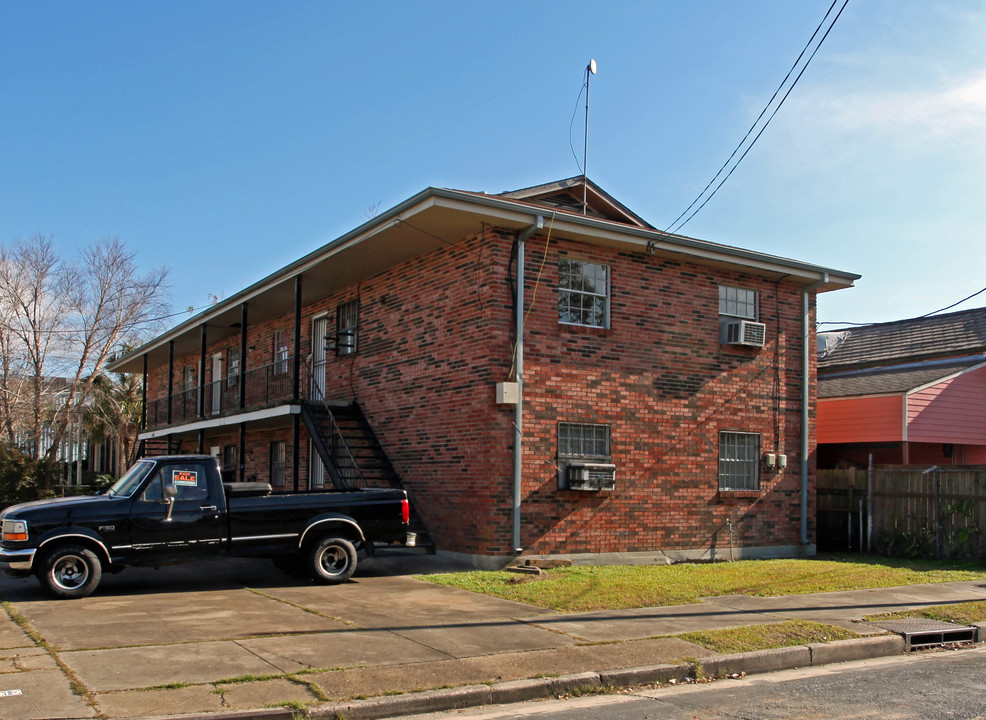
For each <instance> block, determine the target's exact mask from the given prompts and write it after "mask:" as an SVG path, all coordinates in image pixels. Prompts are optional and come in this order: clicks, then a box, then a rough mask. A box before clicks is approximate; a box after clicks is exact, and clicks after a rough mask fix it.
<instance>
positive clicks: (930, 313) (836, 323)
mask: <svg viewBox="0 0 986 720" xmlns="http://www.w3.org/2000/svg"><path fill="white" fill-rule="evenodd" d="M984 292H986V288H983V289H982V290H977V291H976V292H974V293H972V295H969V296H967V297H964V298H962V299H961V300H959V301H958V302H954V303H952V304H951V305H947V306H945V307H943V308H940V309H939V310H932V311H931V312H929V313H925V314H924V315H918V316H917V317H916V318H912V319H914V320H920V319H921V318H926V317H931V316H932V315H937V314H938V313H940V312H945V311H946V310H951V309H952V308H953V307H956V306H958V305H961V304H962V303H964V302H965V301H966V300H972V298H974V297H976V296H977V295H982V294H983V293H984ZM889 322H893V321H889ZM817 324H818V325H853V326H856V327H859V326H862V325H877V324H879V323H861V322H849V321H848V320H847V321H845V322H840V321H838V320H827V321H825V322H820V323H817Z"/></svg>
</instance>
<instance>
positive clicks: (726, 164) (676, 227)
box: [664, 0, 849, 232]
mask: <svg viewBox="0 0 986 720" xmlns="http://www.w3.org/2000/svg"><path fill="white" fill-rule="evenodd" d="M838 2H839V0H832V4H831V5H830V6H829V9H828V10H827V11H826V12H825V16H824V17H823V18H822V20H821V22H819V23H818V27H816V28H815V32H813V33H812V34H811V37H810V38H809V39H808V42H807V43H805V46H804V48H803V49H802V50H801V53H800V54H799V55H798V57H797V59H795V61H794V64H793V65H792V66H791V69H790V70H788V72H787V74H786V75H785V76H784V79H783V80H781V83H780V85H778V86H777V89H776V90H775V91H774V94H773V95H771V96H770V100H768V101H767V104H766V105H765V106H764V108H763V110H761V111H760V115H758V116H757V119H756V120H755V121H754V122H753V125H751V126H750V129H749V130H747V131H746V135H744V136H743V139H742V140H740V142H739V144H738V145H737V146H736V148H735V149H734V150H733V152H732V153H731V154H730V156H729V157H728V158H727V159H726V162H724V163H723V164H722V167H720V168H719V171H718V172H717V173H716V174H715V175H714V176H713V178H712V179H711V180H709V182H708V184H707V185H706V186H705V187H704V188H702V192H700V193H699V194H698V196H697V197H696V198H695V199H694V200H692V202H691V204H690V205H689V206H688V207H687V208H685V210H684V212H682V213H681V215H679V216H678V217H676V218H675V219H674V221H673V222H672V223H671V224H670V225H668V227H667V228H665V230H664V232H678V231H679V230H681V228H682V227H684V226H685V225H686V224H687V223H688V222H689V221H690V220H691V219H692V218H693V217H695V216H696V215H697V214H698V213H699V211H700V210H701V209H702V208H704V207H705V205H706V204H707V203H708V202H709V200H711V199H712V198H713V197H714V196H715V194H716V193H717V192H719V188H721V187H722V186H723V184H724V183H725V182H726V181H727V180H728V179H729V178H730V176H731V175H732V174H733V172H735V170H736V168H737V167H739V164H740V163H741V162H743V158H745V157H746V155H747V153H749V152H750V150H751V149H752V148H753V146H754V145H755V144H756V142H757V140H759V139H760V136H761V135H763V132H764V130H766V129H767V126H768V125H770V121H771V120H773V119H774V116H775V115H776V114H777V111H778V110H780V109H781V106H782V105H784V101H785V100H787V98H788V96H789V95H790V94H791V91H792V90H794V87H795V85H797V84H798V81H799V80H800V79H801V76H802V75H804V72H805V70H807V69H808V65H809V64H811V61H812V59H813V58H814V57H815V53H817V52H818V50H819V48H821V47H822V43H824V42H825V39H826V38H827V37H828V35H829V33H830V32H831V31H832V28H833V27H835V23H836V22H837V21H838V19H839V17H840V16H841V15H842V11H843V10H845V9H846V5H848V4H849V0H843V3H842V7H841V8H839V11H838V13H836V15H835V17H834V18H832V22H831V23H829V26H828V28H827V29H826V30H825V33H824V34H823V35H822V37H821V39H820V40H819V41H818V44H817V45H816V46H815V49H814V50H813V51H812V52H811V55H809V56H808V59H807V60H806V61H805V63H804V65H803V66H802V68H801V70H800V71H799V72H798V74H797V76H796V77H795V78H794V81H793V82H792V83H791V85H790V87H788V89H787V91H786V92H785V93H784V95H783V97H781V100H780V102H779V103H778V104H777V107H775V108H774V110H773V112H772V113H771V114H770V116H769V117H768V118H767V120H766V122H764V123H763V126H762V127H761V128H760V130H759V132H757V134H756V136H755V137H754V138H753V140H752V141H750V143H749V145H747V147H746V149H745V150H744V151H743V153H742V155H740V156H739V159H738V160H736V162H735V163H733V165H732V168H730V170H729V172H728V173H726V175H725V177H723V178H722V180H720V181H719V184H718V185H716V186H715V188H714V189H713V190H712V192H711V193H709V195H708V197H705V194H706V192H708V190H709V188H710V187H712V185H713V183H715V181H716V179H718V178H719V176H720V175H722V174H723V172H724V171H725V170H726V168H727V167H729V165H730V163H732V161H733V158H735V157H736V154H737V153H738V152H739V151H740V149H741V148H742V147H743V146H744V145H745V144H746V142H747V140H748V139H749V138H750V135H751V134H752V133H753V131H754V130H756V128H757V126H758V125H759V124H760V121H761V120H762V119H763V117H764V115H765V114H766V113H767V111H768V110H769V109H770V106H771V105H772V104H773V102H774V100H775V99H776V98H777V95H778V94H779V93H780V92H781V90H782V89H783V88H784V86H785V84H786V83H787V81H788V79H789V78H790V77H791V74H792V73H793V72H794V71H795V69H796V68H797V67H798V65H799V63H800V62H801V59H802V58H803V57H804V55H805V53H806V52H807V51H808V48H810V47H811V45H812V43H813V42H814V41H815V38H816V37H817V36H818V33H819V32H820V31H821V29H822V27H823V26H824V25H825V21H826V20H827V19H828V17H829V15H831V14H832V10H833V8H835V6H836V4H837V3H838ZM703 197H705V200H702V198H703ZM700 200H702V203H701V204H700V205H699V206H698V207H697V208H695V211H694V212H692V214H691V215H688V217H687V218H685V219H684V220H682V218H683V217H684V216H685V215H686V214H687V213H688V211H689V210H691V209H692V208H693V207H695V205H696V203H698V202H699V201H700ZM679 221H680V222H679Z"/></svg>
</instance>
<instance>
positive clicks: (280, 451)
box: [270, 440, 287, 487]
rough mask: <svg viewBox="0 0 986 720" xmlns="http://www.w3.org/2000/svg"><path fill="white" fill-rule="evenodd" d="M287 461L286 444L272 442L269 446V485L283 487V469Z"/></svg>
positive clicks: (281, 441)
mask: <svg viewBox="0 0 986 720" xmlns="http://www.w3.org/2000/svg"><path fill="white" fill-rule="evenodd" d="M286 459H287V443H285V442H284V441H283V440H274V441H273V442H272V443H271V444H270V484H271V485H272V486H274V487H284V469H285V465H286Z"/></svg>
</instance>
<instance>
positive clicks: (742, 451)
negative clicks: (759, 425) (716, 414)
mask: <svg viewBox="0 0 986 720" xmlns="http://www.w3.org/2000/svg"><path fill="white" fill-rule="evenodd" d="M719 489H720V490H759V489H760V435H759V434H758V433H742V432H720V433H719Z"/></svg>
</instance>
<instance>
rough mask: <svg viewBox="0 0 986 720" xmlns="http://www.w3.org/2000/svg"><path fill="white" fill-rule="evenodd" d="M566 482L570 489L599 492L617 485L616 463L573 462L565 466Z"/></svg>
mask: <svg viewBox="0 0 986 720" xmlns="http://www.w3.org/2000/svg"><path fill="white" fill-rule="evenodd" d="M565 484H566V487H567V488H568V489H569V490H583V491H590V492H598V491H600V490H612V489H613V488H614V487H615V485H616V465H611V464H609V463H588V462H571V463H568V465H567V466H566V467H565Z"/></svg>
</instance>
